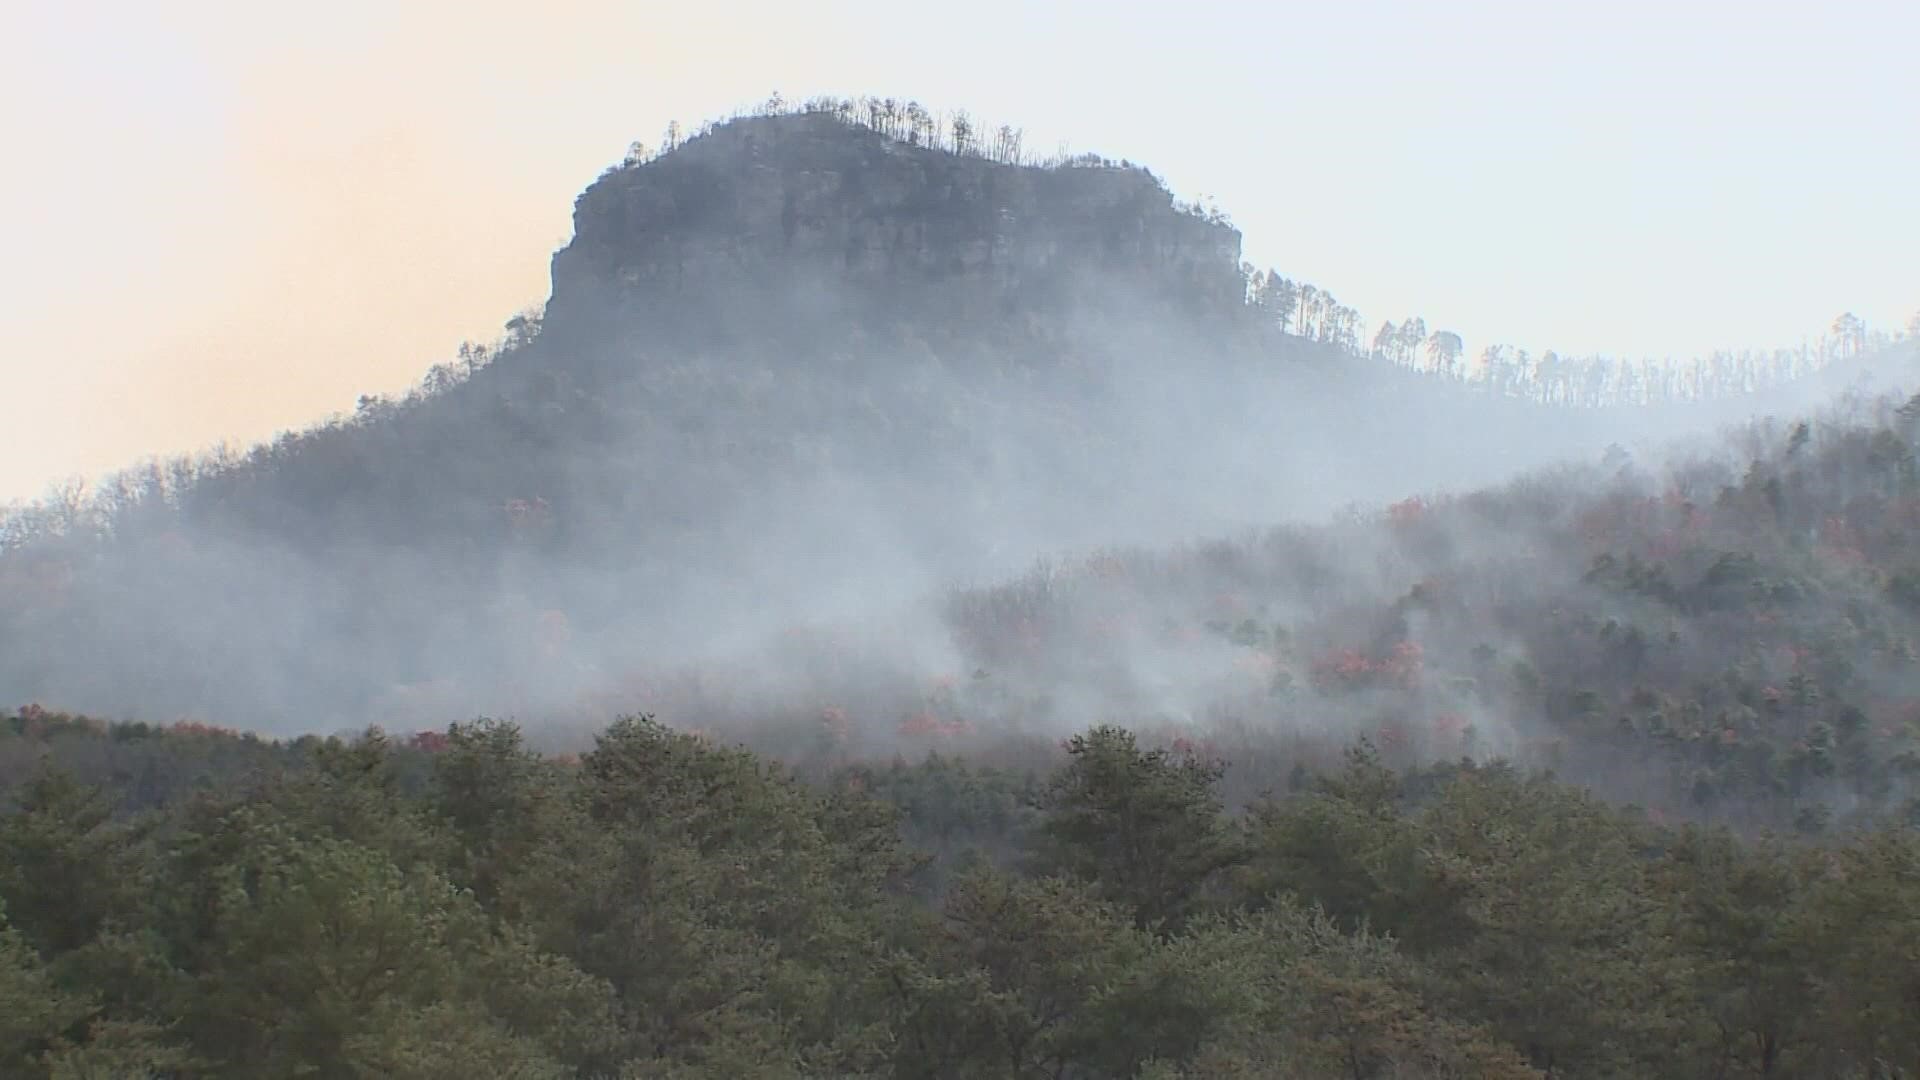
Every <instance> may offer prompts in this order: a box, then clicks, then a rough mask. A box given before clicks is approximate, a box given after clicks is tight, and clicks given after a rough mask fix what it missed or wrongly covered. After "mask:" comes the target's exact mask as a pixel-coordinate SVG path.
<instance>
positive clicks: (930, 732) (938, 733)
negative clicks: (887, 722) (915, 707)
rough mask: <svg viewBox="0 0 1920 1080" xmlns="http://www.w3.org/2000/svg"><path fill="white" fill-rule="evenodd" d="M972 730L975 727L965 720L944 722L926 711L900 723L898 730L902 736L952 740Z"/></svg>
mask: <svg viewBox="0 0 1920 1080" xmlns="http://www.w3.org/2000/svg"><path fill="white" fill-rule="evenodd" d="M972 730H973V725H972V724H969V723H967V722H966V721H965V720H942V719H940V718H939V717H938V716H935V715H934V714H932V713H930V712H926V711H921V712H917V713H914V714H913V715H912V716H909V717H907V718H906V719H905V720H902V721H900V726H899V728H898V731H899V733H900V734H902V735H906V736H914V737H927V738H934V739H951V738H954V737H956V736H960V735H965V734H967V733H969V732H971V731H972Z"/></svg>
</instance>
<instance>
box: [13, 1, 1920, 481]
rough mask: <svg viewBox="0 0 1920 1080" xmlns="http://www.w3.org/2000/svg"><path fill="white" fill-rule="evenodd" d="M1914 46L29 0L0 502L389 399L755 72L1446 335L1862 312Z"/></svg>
mask: <svg viewBox="0 0 1920 1080" xmlns="http://www.w3.org/2000/svg"><path fill="white" fill-rule="evenodd" d="M881 27H884V28H885V31H884V33H879V34H876V28H881ZM1916 31H1920V15H1916V14H1915V13H1914V11H1913V10H1912V9H1910V8H1902V7H1900V6H1897V5H1884V4H1856V5H1830V6H1827V7H1824V8H1822V9H1819V10H1815V9H1813V8H1811V7H1807V6H1805V5H1752V4H1741V5H1734V4H1713V5H1692V6H1687V7H1684V8H1675V7H1674V6H1672V5H1659V6H1655V5H1651V4H1624V5H1623V4H1606V5H1597V4H1596V5H1581V6H1578V7H1575V6H1571V5H1554V6H1552V7H1551V8H1547V7H1543V6H1539V5H1527V4H1493V3H1478V4H1471V5H1455V6H1452V7H1450V8H1449V9H1448V10H1446V11H1440V10H1428V9H1427V7H1426V6H1424V5H1411V4H1405V5H1386V4H1353V5H1338V6H1335V7H1326V6H1313V7H1308V6H1297V5H1282V6H1273V5H1269V6H1265V7H1262V8H1260V9H1258V10H1247V9H1245V8H1244V7H1243V6H1242V5H1225V4H1202V5H1193V6H1189V7H1187V8H1183V9H1182V10H1181V12H1180V13H1179V15H1178V16H1177V17H1171V16H1160V15H1154V14H1149V13H1147V12H1146V11H1145V10H1135V9H1121V10H1116V9H1115V8H1113V7H1112V6H1111V5H1080V4H1056V5H1050V6H1048V7H1047V8H1046V9H1045V10H1044V11H1041V12H1038V13H1035V12H1033V11H1031V10H1029V8H1028V6H1027V5H1020V4H1009V3H985V4H977V5H970V6H969V7H968V8H967V10H966V12H965V13H964V14H960V13H957V12H954V11H925V12H921V11H912V12H903V11H902V10H900V9H899V8H897V7H895V6H883V5H878V4H866V3H859V4H851V3H850V4H837V5H833V6H831V7H830V8H827V9H821V10H815V9H806V10H802V9H798V8H793V7H791V6H783V5H762V4H753V5H746V6H735V7H729V8H727V9H726V10H724V11H723V10H720V9H716V8H703V7H701V6H698V5H677V4H676V5H659V4H643V5H620V4H596V3H566V4H548V5H539V6H537V7H536V6H531V5H513V4H471V5H463V6H462V7H461V9H460V11H459V14H458V16H457V17H449V16H448V15H446V14H444V13H436V12H434V11H431V10H429V9H427V8H412V9H409V10H405V11H400V12H393V11H390V10H388V8H387V6H386V5H373V4H365V3H341V4H333V5H327V6H325V7H324V8H323V9H314V10H310V11H303V13H302V14H301V16H300V17H298V18H294V17H291V16H287V15H282V14H280V13H279V12H278V11H277V10H266V9H260V8H258V7H256V6H253V5H238V4H207V3H193V4H186V5H171V6H169V8H168V10H167V12H166V13H165V14H164V15H163V14H161V13H160V12H159V11H158V10H157V9H152V8H151V7H149V6H147V5H134V4H116V5H100V6H93V7H78V6H74V5H66V4H53V3H40V2H30V3H28V4H27V5H26V7H25V8H24V9H23V10H17V11H16V14H14V15H11V16H9V17H8V18H7V26H6V32H5V40H6V41H7V42H8V43H9V47H7V52H8V55H7V57H6V63H5V64H4V65H0V71H3V72H4V73H0V80H3V81H4V83H3V85H0V89H3V90H4V94H3V95H0V100H3V101H4V103H3V104H0V116H4V118H5V119H4V123H5V127H6V128H7V129H8V130H9V131H10V132H11V137H10V139H9V142H10V143H11V145H12V147H13V150H14V152H13V153H12V154H10V155H9V156H10V157H11V158H12V159H13V163H12V166H11V167H10V168H9V169H8V170H7V171H6V174H5V175H4V177H0V198H4V199H5V200H6V204H7V205H8V207H9V208H10V210H11V213H10V214H9V215H8V216H7V219H6V222H7V223H6V225H5V226H4V228H5V236H4V243H0V259H4V263H0V305H4V308H3V309H0V310H3V311H4V319H5V322H6V325H7V326H8V327H9V330H10V332H11V334H12V337H13V342H12V345H13V347H12V348H10V349H9V350H8V352H7V355H6V358H5V359H0V400H4V401H7V402H9V403H10V404H12V405H13V408H11V409H10V410H9V431H10V434H9V438H8V440H7V446H6V451H7V452H6V453H5V454H4V455H0V497H26V496H32V495H37V494H39V493H40V492H41V491H42V490H44V489H45V487H46V485H47V484H48V483H49V482H50V481H53V480H56V479H59V478H64V477H68V476H71V475H74V474H97V473H98V472H100V471H102V470H106V469H110V468H113V467H117V466H120V465H124V464H126V463H128V462H131V461H133V460H137V459H139V458H142V457H144V456H147V455H149V454H152V453H158V452H169V451H178V450H190V449H195V448H199V447H202V446H205V445H207V444H209V443H212V442H214V441H216V440H219V439H223V438H227V439H235V440H240V441H246V440H252V439H257V438H261V437H264V436H266V435H269V434H271V433H272V432H274V431H276V430H280V429H284V428H288V427H295V426H300V425H303V424H305V423H307V422H310V421H312V420H314V419H317V418H319V417H321V416H323V415H326V414H328V413H331V412H335V411H339V410H346V409H351V407H352V404H353V401H354V400H355V398H356V397H357V396H358V395H359V394H361V393H367V392H380V391H391V390H394V389H397V388H399V387H402V386H404V385H405V384H407V383H408V382H410V381H411V380H413V379H414V378H416V377H418V375H419V373H420V372H421V371H422V370H423V369H424V368H425V367H426V366H427V365H428V364H429V363H432V362H435V361H439V360H443V359H446V358H448V357H450V356H451V354H452V352H453V350H454V348H455V346H456V345H457V344H458V343H459V342H460V341H461V340H462V339H464V338H472V339H475V340H484V339H489V338H491V337H492V336H493V335H494V334H495V333H497V331H498V328H499V326H500V323H501V322H502V321H503V320H504V319H505V318H506V317H507V316H509V315H511V314H512V313H513V312H514V311H515V310H517V309H519V308H522V307H524V306H527V305H529V304H532V303H536V302H538V301H539V300H541V299H543V298H544V296H545V293H546V289H547V281H546V268H547V257H548V255H549V254H550V252H551V251H552V250H554V249H555V248H557V247H558V246H560V245H561V244H562V243H564V241H565V240H566V237H567V234H568V219H567V213H568V209H569V205H570V202H571V199H572V197H573V195H574V194H576V193H577V192H578V191H579V190H580V188H581V187H583V186H584V185H585V184H586V183H587V182H588V181H590V180H591V179H592V178H593V176H594V175H595V174H596V173H597V172H598V171H599V170H600V169H601V168H603V167H604V166H605V165H607V164H608V163H610V162H612V161H614V160H617V158H618V157H619V156H620V154H621V153H622V152H623V150H624V148H625V146H626V145H627V143H629V142H631V141H633V140H635V139H640V140H644V141H646V142H648V143H649V144H652V143H655V142H657V141H658V139H659V136H660V132H661V131H662V130H663V129H664V127H665V125H666V124H667V122H668V121H669V120H673V119H678V120H680V121H682V122H683V123H694V122H698V121H700V120H702V119H705V118H709V117H712V116H714V115H718V114H722V113H724V112H726V111H727V110H729V109H731V108H732V107H734V106H737V105H741V104H745V103H747V102H749V101H751V100H755V99H757V98H758V97H759V96H764V94H765V93H766V92H768V91H771V90H773V89H776V88H778V89H780V90H782V91H784V92H785V93H787V94H788V95H789V96H790V97H800V96H804V95H806V94H809V93H814V92H843V93H844V92H861V91H864V90H868V89H872V88H883V89H884V92H887V93H893V94H898V95H901V96H903V97H905V96H914V97H918V98H920V99H922V100H925V101H928V102H930V103H933V104H936V105H938V106H942V107H946V108H962V107H964V108H969V109H971V110H973V111H974V112H975V113H976V115H979V116H981V117H982V118H983V119H987V120H989V121H991V122H994V123H998V122H1002V121H1005V122H1011V123H1015V124H1018V125H1022V126H1024V127H1025V129H1026V132H1027V137H1028V145H1030V146H1045V147H1052V146H1054V145H1055V144H1057V143H1058V142H1060V141H1061V140H1063V139H1071V141H1072V143H1073V146H1074V148H1075V149H1093V150H1098V151H1100V152H1103V153H1108V154H1112V155H1115V156H1120V155H1124V156H1127V157H1130V158H1133V159H1134V160H1139V161H1145V162H1148V163H1150V164H1152V165H1153V167H1154V168H1155V169H1156V170H1158V171H1160V172H1162V173H1163V174H1164V175H1166V176H1167V177H1168V178H1169V180H1170V182H1171V183H1172V185H1173V187H1174V189H1175V190H1176V191H1177V192H1179V193H1181V194H1182V195H1186V196H1200V195H1210V196H1212V197H1213V198H1214V199H1215V200H1216V201H1217V203H1218V205H1219V206H1220V207H1221V208H1223V209H1224V210H1226V211H1228V212H1229V213H1231V214H1232V215H1233V217H1234V219H1235V221H1236V223H1237V224H1238V225H1239V226H1240V227H1241V228H1242V229H1243V230H1244V232H1245V233H1246V236H1247V254H1248V257H1249V258H1251V259H1252V260H1253V261H1255V262H1256V263H1258V264H1260V265H1263V266H1267V265H1271V266H1274V267H1277V268H1279V269H1280V270H1281V271H1282V272H1285V273H1289V274H1292V275H1295V276H1300V277H1307V278H1311V279H1312V280H1315V281H1318V282H1321V283H1323V284H1325V285H1326V286H1327V287H1329V288H1331V289H1333V290H1335V291H1336V292H1337V293H1338V294H1339V295H1340V297H1341V299H1342V301H1343V302H1345V303H1348V304H1350V305H1353V306H1355V307H1357V308H1359V309H1360V311H1361V312H1362V313H1363V315H1365V316H1366V317H1368V318H1369V319H1370V320H1372V322H1374V323H1377V321H1378V320H1379V319H1381V318H1396V319H1398V318H1401V317H1404V316H1406V315H1409V314H1420V315H1423V316H1424V317H1425V318H1427V319H1428V321H1429V322H1430V323H1432V324H1433V325H1435V326H1447V327H1451V328H1454V329H1456V330H1457V331H1458V332H1459V333H1461V334H1462V336H1463V337H1464V338H1465V339H1466V341H1467V346H1468V349H1469V352H1470V353H1472V352H1476V351H1477V350H1478V348H1479V347H1480V346H1481V345H1482V344H1485V343H1487V342H1489V341H1491V340H1501V341H1510V342H1515V343H1518V344H1524V345H1527V346H1529V347H1531V348H1535V349H1540V348H1545V347H1553V348H1558V349H1561V350H1562V351H1607V352H1614V353H1627V354H1655V355H1665V354H1673V355H1686V354H1689V353H1691V352H1695V351H1700V350H1704V349H1708V348H1713V347H1722V346H1742V345H1782V344H1792V343H1795V342H1797V341H1800V340H1802V339H1803V338H1805V337H1807V336H1810V335H1812V334H1815V333H1817V332H1819V330H1821V329H1822V328H1823V327H1824V326H1825V325H1826V324H1827V322H1828V321H1830V320H1831V318H1832V317H1833V315H1834V313H1836V312H1838V311H1841V310H1846V309H1851V310H1854V311H1856V312H1858V313H1859V314H1861V315H1862V316H1863V317H1865V318H1866V319H1867V320H1868V322H1869V323H1870V324H1874V325H1893V324H1897V323H1899V322H1900V321H1901V320H1903V319H1904V318H1905V316H1906V315H1907V314H1909V313H1910V309H1911V307H1912V305H1913V303H1914V300H1915V297H1916V296H1920V272H1916V271H1915V269H1914V268H1913V265H1912V263H1911V262H1910V261H1909V260H1908V259H1906V258H1905V257H1904V255H1903V254H1902V253H1901V252H1900V251H1899V250H1898V243H1899V241H1900V240H1901V238H1910V237H1912V236H1914V235H1920V210H1916V208H1915V204H1914V201H1913V200H1912V199H1911V198H1910V197H1909V196H1908V195H1907V191H1908V190H1909V187H1910V185H1911V182H1912V177H1913V176H1914V175H1916V171H1917V170H1920V150H1916V148H1915V144H1914V142H1913V140H1912V139H1911V137H1910V135H1909V134H1908V132H1909V131H1910V129H1911V126H1912V123H1913V119H1914V118H1913V115H1912V110H1913V103H1914V102H1915V101H1920V76H1916V74H1915V69H1914V67H1913V65H1912V63H1911V59H1910V54H1909V50H1910V48H1911V42H1912V41H1913V40H1914V38H1915V33H1916ZM988 72H991V77H987V75H986V73H988ZM1890 214H1891V215H1892V216H1889V215H1890ZM23 404H25V405H27V406H29V407H24V408H23V407H21V406H22V405H23Z"/></svg>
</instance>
